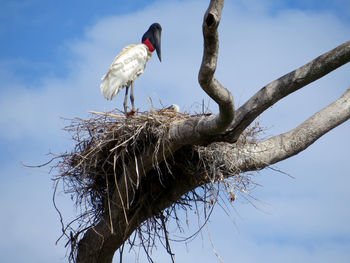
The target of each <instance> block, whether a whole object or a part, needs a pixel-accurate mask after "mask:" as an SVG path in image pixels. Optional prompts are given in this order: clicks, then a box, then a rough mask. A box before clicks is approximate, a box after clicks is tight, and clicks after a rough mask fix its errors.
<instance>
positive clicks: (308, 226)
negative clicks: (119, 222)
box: [0, 0, 350, 263]
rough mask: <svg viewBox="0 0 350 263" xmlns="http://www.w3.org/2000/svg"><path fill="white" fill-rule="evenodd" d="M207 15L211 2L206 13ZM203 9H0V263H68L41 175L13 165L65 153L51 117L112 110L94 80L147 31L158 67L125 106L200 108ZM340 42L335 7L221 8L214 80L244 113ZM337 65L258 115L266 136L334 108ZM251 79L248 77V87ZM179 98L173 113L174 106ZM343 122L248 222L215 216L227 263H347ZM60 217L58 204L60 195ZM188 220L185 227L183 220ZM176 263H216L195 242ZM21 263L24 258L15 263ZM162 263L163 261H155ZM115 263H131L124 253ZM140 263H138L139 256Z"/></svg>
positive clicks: (160, 5) (14, 5)
mask: <svg viewBox="0 0 350 263" xmlns="http://www.w3.org/2000/svg"><path fill="white" fill-rule="evenodd" d="M208 2H209V1H208ZM207 5H208V3H207V1H204V0H192V1H185V0H182V1H180V0H179V1H170V0H169V1H103V4H101V2H97V1H42V0H23V1H9V0H0V7H1V8H0V79H1V81H2V85H1V86H0V107H1V112H2V114H1V116H0V125H1V127H2V128H1V129H0V147H1V151H0V180H1V181H0V182H1V184H0V205H1V206H2V208H3V211H2V213H1V215H0V252H1V254H2V255H3V256H2V258H3V259H4V261H6V262H24V261H25V262H29V263H30V262H65V261H66V259H65V258H64V254H65V248H64V242H62V243H59V244H58V245H57V246H56V245H55V241H56V238H57V237H58V236H59V234H60V226H59V219H58V216H57V214H56V212H55V211H54V208H53V205H52V202H51V197H52V196H51V195H52V192H53V188H52V181H51V180H50V176H48V174H47V172H48V171H47V169H36V170H35V169H28V168H25V167H23V166H22V165H21V162H24V163H26V164H38V163H42V162H45V161H46V160H48V157H47V156H46V153H48V152H50V151H51V152H54V153H61V152H64V151H66V150H68V151H69V150H70V149H71V148H72V142H71V140H70V138H69V135H67V134H65V133H64V132H63V131H62V130H61V129H62V128H63V127H64V125H65V122H64V121H63V120H62V119H61V118H60V117H67V118H74V117H82V118H87V117H88V116H89V115H88V113H87V111H88V110H98V111H102V110H110V109H113V108H114V107H118V108H122V98H119V97H118V98H116V99H115V100H113V101H112V102H109V101H106V100H104V98H103V96H102V95H101V94H100V91H99V82H100V78H101V76H102V75H103V74H104V73H105V71H106V70H107V68H108V66H109V65H110V63H111V62H112V60H113V58H114V56H115V55H117V54H118V52H119V51H120V50H121V49H122V48H123V47H124V46H126V45H127V44H129V43H135V42H138V41H140V38H141V36H142V34H143V33H144V31H145V30H146V29H147V28H148V26H149V25H150V24H151V23H153V22H155V21H158V22H159V23H161V24H162V26H163V40H162V44H163V46H162V49H163V50H162V53H163V54H162V55H163V61H162V63H159V61H158V60H156V59H152V60H151V61H150V62H149V64H148V65H147V68H146V71H145V73H144V74H143V75H142V76H141V77H140V78H139V79H138V80H137V82H136V83H135V97H136V105H137V107H139V108H140V109H142V110H146V109H148V107H149V106H148V102H147V99H146V98H147V97H148V96H151V97H152V99H153V101H154V102H155V104H156V105H158V106H159V103H158V101H159V100H161V101H162V102H163V104H165V105H169V104H172V103H177V104H179V105H180V107H181V108H182V109H184V110H186V111H194V110H196V109H198V104H200V103H201V101H202V99H204V100H205V101H206V102H207V103H209V105H210V108H211V109H212V110H213V111H216V110H217V108H216V106H215V105H214V103H213V102H210V101H209V100H208V99H207V97H206V96H205V94H204V92H203V91H201V90H200V87H199V86H198V84H197V73H198V68H199V65H200V62H201V55H202V35H201V22H202V17H203V14H204V12H205V10H206V8H207ZM349 38H350V3H349V1H346V0H338V1H328V0H327V1H326V0H325V1H276V0H263V1H258V0H249V1H227V2H226V4H225V8H224V12H223V18H222V22H221V25H220V40H221V41H220V44H221V45H220V57H219V66H218V69H217V77H218V78H219V80H221V82H222V83H223V84H224V85H225V86H226V87H227V88H228V89H230V90H231V92H232V94H233V96H234V97H235V101H236V104H237V105H241V104H243V103H244V102H245V100H246V99H248V98H249V97H250V96H251V95H252V94H254V93H255V92H256V91H257V90H258V89H260V88H261V87H262V86H263V85H265V84H267V83H268V82H270V81H272V80H274V79H276V78H278V77H279V76H281V75H283V74H285V73H287V72H289V71H291V70H293V69H295V68H296V67H299V66H301V65H303V64H304V63H306V62H308V61H309V60H311V59H313V58H315V57H317V56H318V55H320V54H322V53H324V52H326V51H328V50H330V49H332V48H334V47H336V46H337V45H339V44H341V43H343V42H345V41H348V40H349ZM349 71H350V67H349V65H345V66H344V67H342V68H341V69H339V70H337V71H336V72H333V73H331V74H329V75H328V76H326V77H325V78H323V79H322V80H319V81H317V82H315V83H313V84H311V85H309V86H308V87H307V88H305V89H303V90H301V91H298V92H297V93H296V94H293V95H291V96H290V97H288V98H286V99H283V100H282V101H281V102H279V103H278V104H276V105H275V106H273V107H272V108H271V109H269V110H268V111H267V112H266V113H264V114H263V115H262V116H261V118H260V121H261V123H262V125H263V126H265V127H268V129H267V131H266V132H265V135H264V136H266V137H267V136H270V135H275V134H278V133H281V132H285V131H287V130H289V129H291V128H293V127H295V126H296V125H297V124H299V123H300V122H302V121H303V120H305V119H306V118H307V117H309V116H310V115H311V114H313V113H314V112H316V111H318V110H319V109H321V108H322V107H324V106H326V105H327V104H328V103H330V102H331V101H332V100H334V99H336V98H337V97H339V96H340V95H341V94H342V93H343V92H344V91H345V89H346V88H347V87H348V86H349V83H350V81H349V80H350V77H349V76H350V75H349ZM252 74H253V75H254V77H252ZM175 98H176V101H175ZM349 126H350V125H349V123H345V124H343V125H341V126H340V127H338V128H336V129H335V130H333V131H331V132H330V133H329V134H327V135H326V136H324V137H323V138H321V139H320V140H319V141H317V142H316V143H315V144H313V145H312V146H311V147H310V148H309V149H308V150H306V151H305V152H302V153H300V154H298V155H297V156H295V157H293V158H291V159H289V160H286V161H284V162H282V163H280V164H278V168H279V169H282V170H283V171H285V172H287V173H289V174H291V175H293V176H294V177H295V178H296V179H291V178H289V177H287V176H284V175H281V174H278V173H276V172H273V171H271V170H266V171H263V172H261V173H259V174H257V175H256V180H257V181H258V182H259V183H260V184H261V185H263V186H262V187H259V188H257V189H256V190H255V191H254V193H253V194H254V195H256V196H257V197H258V198H259V199H261V200H262V201H263V202H261V203H258V207H259V209H260V210H256V209H255V208H253V207H252V206H250V205H249V204H246V203H245V202H244V200H237V202H236V203H235V211H233V212H232V218H233V220H234V222H235V223H234V224H233V223H231V221H230V219H229V218H228V217H227V216H226V215H225V214H224V213H223V212H222V211H221V210H220V209H217V210H216V211H215V213H214V215H213V218H212V220H211V224H210V233H211V236H212V239H213V241H214V245H215V249H216V250H217V251H218V253H219V255H220V256H221V258H223V260H224V262H232V258H234V259H235V260H236V261H243V260H244V261H245V262H348V261H349V258H350V227H349V224H348V222H349V221H350V212H349V209H348V208H347V207H348V203H349V201H350V188H349V185H350V179H349V172H350V170H349V166H348V165H347V163H348V162H349V157H348V151H347V149H348V148H349V146H350V145H349V140H347V138H348V134H349V132H350V127H349ZM59 202H60V203H59V205H60V207H61V208H62V209H63V210H64V211H65V214H66V216H67V218H69V217H72V216H73V215H74V209H73V204H72V203H71V202H70V200H69V198H66V197H64V196H63V195H61V196H60V199H59ZM194 220H196V219H194ZM174 250H175V252H176V253H177V254H176V259H177V260H178V262H193V261H194V260H197V261H198V260H201V261H202V262H219V261H217V258H216V257H215V254H214V253H213V249H212V247H211V245H210V241H209V240H208V233H207V231H206V230H205V231H204V233H203V240H202V239H201V237H199V238H197V239H196V240H195V241H193V242H191V243H190V244H188V246H187V247H186V246H184V245H181V244H174ZM18 251H21V253H19V252H18ZM154 257H155V258H156V259H158V260H159V262H168V261H169V259H168V258H167V257H166V255H165V254H164V252H163V251H155V252H154ZM125 262H135V257H134V254H133V253H131V255H129V256H128V257H126V259H125ZM139 262H146V258H145V257H144V255H143V254H142V253H141V254H140V258H139Z"/></svg>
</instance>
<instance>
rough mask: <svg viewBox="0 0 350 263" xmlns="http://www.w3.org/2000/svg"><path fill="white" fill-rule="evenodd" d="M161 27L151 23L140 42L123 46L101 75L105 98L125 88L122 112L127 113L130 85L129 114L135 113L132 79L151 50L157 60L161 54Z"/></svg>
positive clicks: (143, 65)
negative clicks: (104, 73)
mask: <svg viewBox="0 0 350 263" xmlns="http://www.w3.org/2000/svg"><path fill="white" fill-rule="evenodd" d="M161 33H162V27H161V26H160V24H158V23H154V24H152V25H151V26H150V27H149V29H148V30H147V31H146V33H144V34H143V36H142V39H141V42H142V43H141V44H131V45H128V46H127V47H125V48H124V49H123V50H122V51H121V52H120V54H119V55H118V56H117V57H116V58H115V59H114V61H113V63H112V65H111V66H110V67H109V69H108V72H107V74H106V75H104V76H103V77H102V83H101V86H100V89H101V92H102V94H103V96H104V97H105V98H106V99H107V100H111V99H113V98H114V97H115V96H116V95H117V94H118V93H119V92H120V91H121V90H122V89H123V88H126V91H125V98H124V104H123V105H124V112H125V114H126V115H128V114H127V107H128V106H127V101H128V92H129V87H130V85H131V94H130V101H131V104H132V111H131V114H134V113H135V105H134V81H135V79H136V78H137V77H138V76H140V75H141V74H142V73H143V71H144V70H145V67H146V63H147V61H148V60H149V59H150V58H151V57H152V52H153V51H154V50H156V51H157V55H158V58H159V61H162V55H161Z"/></svg>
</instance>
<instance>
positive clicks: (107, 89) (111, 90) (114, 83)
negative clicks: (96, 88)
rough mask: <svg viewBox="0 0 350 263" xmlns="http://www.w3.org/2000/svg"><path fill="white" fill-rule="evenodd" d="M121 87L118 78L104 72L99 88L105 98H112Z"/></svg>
mask: <svg viewBox="0 0 350 263" xmlns="http://www.w3.org/2000/svg"><path fill="white" fill-rule="evenodd" d="M122 88H123V87H122V85H121V83H120V80H119V79H118V78H115V77H113V76H111V74H106V75H104V76H103V77H102V83H101V85H100V89H101V93H102V94H103V96H104V97H105V98H106V99H107V100H111V99H113V98H114V97H115V96H116V95H117V94H118V93H119V91H120V90H121V89H122Z"/></svg>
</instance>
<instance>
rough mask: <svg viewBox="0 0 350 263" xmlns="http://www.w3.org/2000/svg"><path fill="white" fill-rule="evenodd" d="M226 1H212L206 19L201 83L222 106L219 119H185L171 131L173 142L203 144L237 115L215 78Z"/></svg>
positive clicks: (220, 106)
mask: <svg viewBox="0 0 350 263" xmlns="http://www.w3.org/2000/svg"><path fill="white" fill-rule="evenodd" d="M223 6H224V0H211V1H210V4H209V7H208V9H207V11H206V13H205V15H204V19H203V26H202V28H203V37H204V50H203V59H202V64H201V67H200V70H199V74H198V81H199V84H200V85H201V87H202V88H203V90H204V91H205V92H206V93H207V94H208V95H209V96H210V97H211V98H212V99H213V100H214V101H215V102H216V103H217V104H218V105H219V114H218V115H217V116H210V117H201V118H199V119H195V120H193V119H191V120H186V121H184V122H182V123H177V124H176V125H173V126H172V128H171V130H170V135H169V136H170V138H171V140H172V141H175V140H176V141H179V142H181V144H184V143H189V142H191V143H193V142H200V141H202V140H203V139H205V138H206V137H207V136H212V135H215V134H219V133H222V132H224V131H225V130H226V129H227V128H228V127H229V126H230V124H231V123H232V121H233V119H234V116H235V109H234V102H233V97H232V94H231V92H230V91H228V90H227V89H226V88H225V87H223V86H222V85H221V83H220V82H219V81H218V80H217V79H216V78H215V77H214V73H215V70H216V66H217V60H218V53H219V36H218V30H217V29H218V26H219V23H220V20H221V13H222V8H223Z"/></svg>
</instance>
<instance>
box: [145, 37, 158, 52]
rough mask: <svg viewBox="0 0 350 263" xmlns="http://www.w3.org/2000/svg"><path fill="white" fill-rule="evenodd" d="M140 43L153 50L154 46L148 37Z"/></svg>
mask: <svg viewBox="0 0 350 263" xmlns="http://www.w3.org/2000/svg"><path fill="white" fill-rule="evenodd" d="M142 43H143V44H145V45H146V46H147V47H148V50H149V51H151V52H153V51H154V50H155V48H154V46H153V45H152V43H151V41H149V40H148V38H146V40H145V41H143V42H142Z"/></svg>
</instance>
